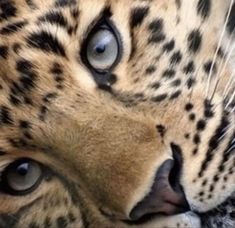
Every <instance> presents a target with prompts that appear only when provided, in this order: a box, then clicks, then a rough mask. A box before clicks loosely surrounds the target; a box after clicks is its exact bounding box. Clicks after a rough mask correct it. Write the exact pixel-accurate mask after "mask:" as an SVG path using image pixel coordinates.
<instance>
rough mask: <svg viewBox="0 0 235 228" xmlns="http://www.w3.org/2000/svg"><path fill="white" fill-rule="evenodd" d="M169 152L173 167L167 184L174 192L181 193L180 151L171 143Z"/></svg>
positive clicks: (181, 160)
mask: <svg viewBox="0 0 235 228" xmlns="http://www.w3.org/2000/svg"><path fill="white" fill-rule="evenodd" d="M171 150H172V154H173V158H174V166H173V168H172V169H171V172H170V175H169V183H170V186H171V187H172V188H173V189H174V190H175V191H183V189H182V186H181V185H180V174H181V170H182V164H183V158H182V151H181V149H180V147H179V146H178V145H176V144H174V143H171Z"/></svg>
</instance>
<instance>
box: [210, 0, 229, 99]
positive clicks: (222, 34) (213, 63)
mask: <svg viewBox="0 0 235 228" xmlns="http://www.w3.org/2000/svg"><path fill="white" fill-rule="evenodd" d="M233 3H234V0H231V2H230V6H229V10H228V14H227V16H226V20H225V23H224V26H223V30H222V33H221V36H220V39H219V43H218V45H217V48H216V51H215V54H214V57H213V61H212V65H211V68H210V72H209V76H208V80H207V86H206V97H208V94H209V89H210V83H211V77H212V73H213V68H214V65H215V62H216V59H217V57H218V53H219V49H220V46H221V43H222V41H223V37H224V34H225V31H226V27H227V24H228V21H229V17H230V14H231V11H232V7H233Z"/></svg>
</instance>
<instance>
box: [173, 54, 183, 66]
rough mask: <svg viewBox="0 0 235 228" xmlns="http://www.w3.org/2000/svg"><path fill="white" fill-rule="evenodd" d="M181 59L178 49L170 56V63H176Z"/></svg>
mask: <svg viewBox="0 0 235 228" xmlns="http://www.w3.org/2000/svg"><path fill="white" fill-rule="evenodd" d="M181 60H182V54H181V52H180V51H176V52H174V53H173V55H172V56H171V59H170V63H171V64H173V65H176V64H178V63H180V61H181Z"/></svg>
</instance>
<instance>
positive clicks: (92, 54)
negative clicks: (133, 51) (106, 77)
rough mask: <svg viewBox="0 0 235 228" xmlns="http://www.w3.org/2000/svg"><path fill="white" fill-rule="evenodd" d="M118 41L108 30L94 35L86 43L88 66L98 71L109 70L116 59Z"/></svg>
mask: <svg viewBox="0 0 235 228" xmlns="http://www.w3.org/2000/svg"><path fill="white" fill-rule="evenodd" d="M118 52H119V47H118V41H117V39H116V36H115V35H114V34H113V33H112V32H111V31H110V30H108V29H100V30H98V31H97V32H96V33H94V34H93V35H92V36H91V37H90V39H89V41H88V43H87V50H86V57H87V61H88V62H89V64H90V65H91V66H92V67H93V68H94V69H95V70H99V71H103V70H109V69H110V68H111V67H112V66H113V64H114V63H115V62H116V60H117V58H118Z"/></svg>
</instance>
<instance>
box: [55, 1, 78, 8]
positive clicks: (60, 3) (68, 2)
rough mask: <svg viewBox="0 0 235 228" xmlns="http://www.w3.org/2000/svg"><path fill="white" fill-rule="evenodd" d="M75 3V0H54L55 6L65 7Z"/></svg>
mask: <svg viewBox="0 0 235 228" xmlns="http://www.w3.org/2000/svg"><path fill="white" fill-rule="evenodd" d="M76 3H77V1H76V0H56V1H55V6H56V7H66V6H72V5H75V4H76Z"/></svg>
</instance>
